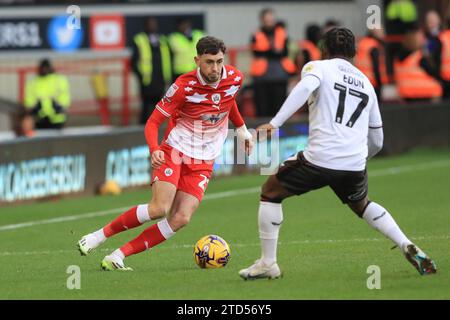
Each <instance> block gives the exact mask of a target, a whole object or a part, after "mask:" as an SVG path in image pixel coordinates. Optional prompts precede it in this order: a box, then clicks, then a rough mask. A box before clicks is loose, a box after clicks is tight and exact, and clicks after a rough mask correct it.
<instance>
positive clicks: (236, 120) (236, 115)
mask: <svg viewBox="0 0 450 320" xmlns="http://www.w3.org/2000/svg"><path fill="white" fill-rule="evenodd" d="M229 118H230V120H231V122H233V125H234V126H235V127H236V133H237V136H238V138H239V139H240V140H242V141H245V153H246V154H247V155H250V154H251V153H252V150H253V146H254V142H253V136H252V134H251V133H250V132H249V131H248V129H247V126H246V125H245V122H244V119H242V116H241V113H240V112H239V109H238V107H237V104H236V101H233V107H231V110H230V115H229Z"/></svg>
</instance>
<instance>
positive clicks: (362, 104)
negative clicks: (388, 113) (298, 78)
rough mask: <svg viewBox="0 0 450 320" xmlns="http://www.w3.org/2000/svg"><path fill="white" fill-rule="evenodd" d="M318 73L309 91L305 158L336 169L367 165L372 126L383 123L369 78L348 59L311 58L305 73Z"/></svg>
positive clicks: (321, 165) (352, 169)
mask: <svg viewBox="0 0 450 320" xmlns="http://www.w3.org/2000/svg"><path fill="white" fill-rule="evenodd" d="M309 76H313V77H317V78H318V79H319V80H320V86H319V87H318V88H317V89H316V90H315V91H314V92H313V93H312V94H311V95H310V97H309V99H308V106H309V139H308V145H307V147H306V148H305V150H304V156H305V158H306V160H308V161H310V162H311V163H313V164H315V165H317V166H320V167H324V168H328V169H334V170H346V171H361V170H364V168H365V167H366V158H367V152H368V150H367V134H368V130H369V127H371V128H372V127H373V128H378V127H381V126H382V120H381V115H380V110H379V107H378V101H377V96H376V94H375V90H374V88H373V86H372V84H371V83H370V81H369V79H368V78H367V77H366V76H365V75H364V74H363V73H362V72H361V71H359V70H358V69H357V68H356V67H355V66H354V65H352V64H351V63H350V62H349V61H347V60H344V59H339V58H335V59H330V60H321V61H312V62H309V63H308V64H306V65H305V66H304V67H303V70H302V78H303V77H309Z"/></svg>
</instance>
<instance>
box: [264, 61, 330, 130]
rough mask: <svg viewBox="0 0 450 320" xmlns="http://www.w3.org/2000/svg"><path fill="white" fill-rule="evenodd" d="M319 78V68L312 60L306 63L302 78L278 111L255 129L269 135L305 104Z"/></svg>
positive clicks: (318, 83) (320, 73)
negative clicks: (268, 120) (268, 121)
mask: <svg viewBox="0 0 450 320" xmlns="http://www.w3.org/2000/svg"><path fill="white" fill-rule="evenodd" d="M321 80H322V72H321V70H320V69H319V68H318V67H317V66H316V65H315V64H314V62H309V63H307V64H306V65H305V66H304V67H303V70H302V80H300V82H299V83H297V85H296V86H295V87H294V89H292V91H291V93H290V94H289V96H288V97H287V99H286V101H284V103H283V105H282V106H281V109H280V111H278V113H277V114H276V116H275V117H274V118H273V119H272V120H271V121H270V123H266V124H263V125H261V126H259V127H258V128H257V130H258V131H267V133H268V135H270V133H271V130H273V129H276V128H279V127H281V126H282V125H283V123H285V122H286V120H287V119H289V118H290V117H291V116H292V115H293V114H294V113H295V112H297V111H298V110H299V109H300V108H301V107H302V106H303V105H304V104H305V102H306V101H307V100H308V98H309V96H310V95H311V94H312V93H313V92H314V90H316V89H317V88H318V87H319V86H320V82H321Z"/></svg>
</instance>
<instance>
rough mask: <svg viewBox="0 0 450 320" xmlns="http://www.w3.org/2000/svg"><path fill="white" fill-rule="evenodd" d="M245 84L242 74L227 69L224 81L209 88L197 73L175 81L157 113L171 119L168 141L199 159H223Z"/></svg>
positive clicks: (225, 69)
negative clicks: (233, 112) (231, 118)
mask: <svg viewBox="0 0 450 320" xmlns="http://www.w3.org/2000/svg"><path fill="white" fill-rule="evenodd" d="M242 82H243V75H242V73H241V72H240V71H239V70H238V69H236V68H235V67H233V66H230V65H226V66H224V67H223V70H222V77H221V79H220V81H219V82H218V83H216V84H214V85H211V84H207V83H206V82H205V81H204V79H203V78H202V76H201V73H200V70H199V69H196V70H193V71H191V72H189V73H186V74H184V75H182V76H180V77H178V79H177V80H176V81H175V83H173V84H172V85H171V86H170V88H169V89H168V90H167V92H166V94H165V96H164V97H163V98H162V99H161V100H160V101H159V102H158V104H157V105H156V109H157V110H159V111H160V112H161V113H162V114H163V115H165V116H166V117H171V121H170V123H171V124H170V127H169V128H168V129H169V132H168V133H166V137H165V141H166V143H167V144H169V145H170V146H172V147H174V148H175V149H177V150H179V151H181V152H183V153H184V154H186V155H187V156H189V157H191V158H195V159H202V160H212V159H215V158H217V157H218V156H219V154H220V151H221V148H222V145H223V143H224V141H225V139H226V137H227V134H228V115H229V113H230V111H231V110H232V108H233V107H236V110H237V106H236V101H235V97H236V94H237V92H238V90H239V89H240V88H241V86H242Z"/></svg>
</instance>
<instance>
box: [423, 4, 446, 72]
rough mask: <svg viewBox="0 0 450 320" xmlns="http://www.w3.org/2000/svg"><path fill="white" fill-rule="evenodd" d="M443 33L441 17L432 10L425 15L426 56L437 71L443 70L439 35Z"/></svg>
mask: <svg viewBox="0 0 450 320" xmlns="http://www.w3.org/2000/svg"><path fill="white" fill-rule="evenodd" d="M441 31H442V27H441V17H439V14H438V13H437V12H436V11H434V10H430V11H428V12H427V14H426V15H425V37H426V42H425V50H424V56H426V58H427V59H429V63H430V64H431V65H433V66H434V68H435V69H436V70H441V52H442V43H441V40H440V38H439V35H440V33H441Z"/></svg>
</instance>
